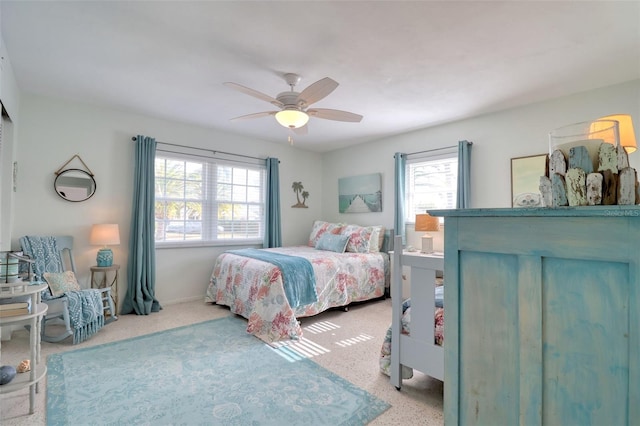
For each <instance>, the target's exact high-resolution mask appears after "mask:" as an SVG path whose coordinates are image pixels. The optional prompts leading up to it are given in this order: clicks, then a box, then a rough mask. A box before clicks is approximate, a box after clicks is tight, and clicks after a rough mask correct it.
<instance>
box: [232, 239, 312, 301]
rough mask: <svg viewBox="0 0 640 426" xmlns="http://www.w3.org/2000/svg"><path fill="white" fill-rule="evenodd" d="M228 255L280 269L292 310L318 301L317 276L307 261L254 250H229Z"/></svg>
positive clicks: (296, 257)
mask: <svg viewBox="0 0 640 426" xmlns="http://www.w3.org/2000/svg"><path fill="white" fill-rule="evenodd" d="M227 253H232V254H236V255H238V256H245V257H251V258H253V259H258V260H262V261H264V262H269V263H271V264H273V265H275V266H277V267H278V268H280V271H281V272H282V281H283V284H284V292H285V294H286V295H287V300H288V301H289V305H290V306H291V307H292V308H294V309H295V308H297V307H298V306H301V305H308V304H311V303H315V302H317V301H318V294H317V293H316V276H315V273H314V272H313V266H312V265H311V262H309V261H308V260H307V259H305V258H303V257H298V256H289V255H286V254H280V253H274V252H271V251H266V250H260V249H254V248H247V249H240V250H228V251H227Z"/></svg>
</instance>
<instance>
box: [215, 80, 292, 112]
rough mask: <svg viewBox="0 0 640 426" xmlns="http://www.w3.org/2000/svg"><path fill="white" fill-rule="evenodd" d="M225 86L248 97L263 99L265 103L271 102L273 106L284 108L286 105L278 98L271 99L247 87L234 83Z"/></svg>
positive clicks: (227, 83)
mask: <svg viewBox="0 0 640 426" xmlns="http://www.w3.org/2000/svg"><path fill="white" fill-rule="evenodd" d="M224 85H225V86H227V87H230V88H232V89H235V90H237V91H239V92H242V93H244V94H246V95H249V96H253V97H254V98H258V99H262V100H263V101H267V102H269V103H271V104H273V105H275V106H277V107H280V108H282V107H283V106H284V104H283V103H282V102H280V101H279V100H277V99H276V98H273V97H271V96H269V95H265V94H264V93H262V92H258V91H257V90H253V89H250V88H248V87H245V86H243V85H241V84H238V83H232V82H230V81H228V82H226V83H224Z"/></svg>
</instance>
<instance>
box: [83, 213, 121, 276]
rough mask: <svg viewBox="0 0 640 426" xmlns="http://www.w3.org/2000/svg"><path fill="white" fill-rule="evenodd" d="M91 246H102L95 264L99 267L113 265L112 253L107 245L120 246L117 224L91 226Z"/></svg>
mask: <svg viewBox="0 0 640 426" xmlns="http://www.w3.org/2000/svg"><path fill="white" fill-rule="evenodd" d="M90 240H91V244H93V245H97V246H104V247H103V248H101V249H100V250H98V255H97V257H96V264H97V265H98V266H101V267H105V266H111V265H113V252H112V251H111V249H110V248H109V247H107V246H108V245H112V246H113V245H118V244H120V230H119V229H118V224H117V223H115V224H113V223H107V224H101V225H93V226H92V227H91V238H90Z"/></svg>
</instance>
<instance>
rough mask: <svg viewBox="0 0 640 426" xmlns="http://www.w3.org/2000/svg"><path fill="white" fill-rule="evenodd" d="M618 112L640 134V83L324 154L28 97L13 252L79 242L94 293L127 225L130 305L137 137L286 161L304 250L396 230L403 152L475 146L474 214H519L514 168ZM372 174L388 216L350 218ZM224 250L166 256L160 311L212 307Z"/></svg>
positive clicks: (289, 228)
mask: <svg viewBox="0 0 640 426" xmlns="http://www.w3.org/2000/svg"><path fill="white" fill-rule="evenodd" d="M613 113H629V114H631V115H632V117H633V119H634V121H635V123H636V134H638V132H637V131H638V127H639V126H640V80H638V81H634V82H629V83H625V84H621V85H616V86H612V87H607V88H603V89H598V90H594V91H590V92H586V93H582V94H578V95H573V96H569V97H564V98H560V99H556V100H553V101H549V102H543V103H538V104H534V105H529V106H525V107H521V108H516V109H512V110H508V111H504V112H500V113H496V114H490V115H485V116H481V117H476V118H472V119H467V120H462V121H458V122H455V123H449V124H445V125H441V126H437V127H433V128H428V129H424V130H420V131H416V132H412V133H407V134H403V135H399V136H395V137H390V138H385V139H382V140H378V141H375V142H372V143H368V144H363V145H360V146H356V147H351V148H345V149H343V150H338V151H334V152H331V153H327V154H324V155H320V154H317V153H311V152H307V151H303V150H301V149H298V148H297V147H290V146H288V145H279V144H272V143H269V142H265V141H261V140H249V139H246V138H244V137H240V136H236V135H231V134H225V133H221V132H217V131H214V130H211V129H204V128H199V127H195V126H189V125H185V124H180V123H175V122H170V121H167V120H159V119H153V118H149V117H145V116H141V115H135V114H130V113H124V112H120V111H115V110H110V109H105V108H98V107H94V106H90V105H84V104H78V103H74V102H69V101H62V100H55V99H48V98H44V97H39V96H33V95H28V94H23V96H22V97H21V101H20V109H19V114H20V126H19V127H20V129H19V131H17V132H16V134H17V135H18V141H17V142H18V145H17V156H16V158H17V161H18V165H19V167H18V170H19V174H18V190H17V193H16V194H15V200H14V206H15V208H14V215H15V219H14V225H13V227H12V235H13V243H12V247H13V248H17V246H18V243H17V239H18V238H19V237H20V236H22V235H26V234H41V235H60V234H70V235H73V236H74V237H75V246H76V259H77V263H78V268H79V269H80V271H79V278H80V280H81V282H83V283H84V284H87V283H88V277H89V266H90V265H94V264H95V253H96V250H97V248H96V247H93V246H91V245H89V243H88V239H89V230H90V228H91V225H92V224H93V223H100V222H114V223H119V224H120V229H121V240H122V244H121V245H120V246H118V247H115V248H114V253H115V259H116V262H117V263H120V264H121V265H122V266H123V269H122V270H121V281H120V287H119V288H120V299H121V300H122V297H123V296H124V293H125V290H126V263H127V255H128V249H127V247H128V233H129V221H130V214H131V212H130V209H131V198H132V190H131V184H132V182H133V153H134V146H133V142H132V141H131V137H132V136H134V135H136V134H144V135H148V136H152V137H155V138H156V139H157V140H159V141H164V142H171V143H179V144H185V145H193V146H198V147H210V148H216V149H219V150H223V151H231V152H236V153H239V154H247V155H252V156H258V157H265V156H272V157H278V158H279V159H280V160H281V164H280V183H281V185H280V189H281V202H282V205H281V206H282V223H283V242H284V244H285V245H294V244H305V243H306V239H307V238H308V234H309V230H310V227H311V224H312V222H313V220H315V219H325V220H329V221H343V222H348V223H359V224H364V225H367V224H369V225H371V224H382V225H384V226H387V227H391V226H392V224H393V164H394V162H393V154H394V152H397V151H400V152H407V153H409V152H415V151H422V150H427V149H432V148H438V147H443V146H451V145H455V144H457V141H458V140H462V139H467V140H470V141H472V142H474V145H473V154H472V181H473V183H472V191H473V194H472V197H471V203H472V206H473V207H509V206H510V192H511V189H510V159H511V158H512V157H520V156H525V155H534V154H541V153H546V152H547V149H548V142H547V134H548V132H549V130H551V129H553V128H556V127H559V126H562V125H565V124H570V123H574V122H578V121H585V120H590V119H593V118H596V117H599V116H602V115H608V114H613ZM638 152H640V151H638ZM74 154H78V155H80V156H81V157H82V159H83V160H84V161H85V163H86V164H87V166H88V167H89V168H90V169H91V170H92V171H93V173H94V174H95V177H96V181H97V193H96V195H95V196H94V197H92V198H91V199H89V200H87V201H85V202H81V203H70V202H67V201H64V200H62V199H61V198H59V197H58V196H57V195H56V194H55V192H54V190H53V180H54V177H55V176H54V172H55V171H56V170H58V168H59V167H60V166H62V165H63V164H64V163H65V162H66V161H67V160H69V159H70V158H71V157H72V156H73V155H74ZM630 160H631V165H632V167H635V168H636V169H640V154H638V153H635V154H632V155H631V156H630ZM72 165H77V163H75V162H74V163H72ZM369 173H382V179H383V211H382V212H380V213H369V214H339V213H338V183H337V179H338V178H340V177H346V176H355V175H361V174H369ZM294 181H300V182H302V183H303V185H304V188H305V190H306V191H308V192H309V193H310V197H309V199H308V200H307V205H308V206H309V208H308V209H294V208H291V207H290V206H291V205H293V204H295V193H294V192H293V191H292V189H291V184H292V183H293V182H294ZM3 195H4V194H3ZM408 243H409V244H411V245H415V246H417V245H419V236H418V235H416V234H415V233H411V232H410V233H409V240H408ZM435 246H436V248H437V249H438V248H440V249H441V248H442V239H441V235H438V236H436V240H435ZM224 249H225V247H208V248H183V249H162V250H158V251H157V265H158V267H157V277H158V279H157V285H156V296H157V298H158V300H159V301H160V303H161V304H169V303H174V302H179V301H184V300H194V299H199V298H202V297H203V296H204V292H205V289H206V286H207V283H208V279H209V275H210V273H211V268H212V266H213V261H214V259H215V257H216V256H217V255H218V254H219V253H220V252H221V251H222V250H224Z"/></svg>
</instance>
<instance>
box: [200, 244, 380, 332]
mask: <svg viewBox="0 0 640 426" xmlns="http://www.w3.org/2000/svg"><path fill="white" fill-rule="evenodd" d="M265 250H270V251H274V252H277V253H282V254H289V255H293V256H300V257H304V258H306V259H307V260H309V261H310V262H311V264H312V266H313V270H314V273H315V277H316V291H317V293H318V301H317V302H315V303H313V304H310V305H304V306H299V307H298V308H296V309H292V308H291V306H290V305H289V302H288V301H287V298H286V296H285V291H284V285H283V281H282V273H281V271H280V269H279V268H278V267H276V266H274V265H272V264H271V263H268V262H264V261H261V260H257V259H252V258H248V257H244V256H238V255H235V254H232V253H223V254H221V255H220V256H218V258H217V259H216V261H215V264H214V267H213V272H212V274H211V278H210V280H209V286H208V287H207V292H206V296H205V301H206V302H211V303H216V304H220V305H225V306H229V307H230V309H231V312H233V313H235V314H238V315H241V316H243V317H244V318H246V319H247V320H248V324H247V332H249V333H251V334H255V335H257V336H259V337H261V338H262V339H264V340H267V341H276V340H283V339H295V338H299V337H300V336H301V335H302V329H301V327H300V324H299V322H298V320H297V318H299V317H306V316H311V315H316V314H318V313H320V312H323V311H325V310H327V309H329V308H333V307H337V306H345V305H348V304H349V303H351V302H356V301H362V300H369V299H374V298H377V297H381V296H383V295H384V290H385V277H386V271H387V270H388V266H387V265H388V262H389V259H388V257H389V256H388V254H386V253H350V252H347V253H335V252H331V251H325V250H317V249H315V248H312V247H308V246H293V247H279V248H271V249H265Z"/></svg>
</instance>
